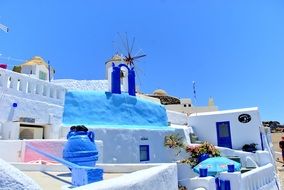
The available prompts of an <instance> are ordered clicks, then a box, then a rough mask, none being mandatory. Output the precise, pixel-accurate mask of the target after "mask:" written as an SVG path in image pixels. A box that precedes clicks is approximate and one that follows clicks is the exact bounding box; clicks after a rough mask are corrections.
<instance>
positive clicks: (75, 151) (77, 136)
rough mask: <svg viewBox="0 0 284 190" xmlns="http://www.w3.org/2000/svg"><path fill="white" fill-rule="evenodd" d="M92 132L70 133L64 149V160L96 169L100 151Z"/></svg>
mask: <svg viewBox="0 0 284 190" xmlns="http://www.w3.org/2000/svg"><path fill="white" fill-rule="evenodd" d="M94 136H95V135H94V133H93V132H92V131H87V132H85V131H70V132H69V133H68V135H67V138H68V141H67V143H66V144H65V146H64V149H63V158H64V159H65V160H67V161H69V162H72V163H74V164H77V165H79V166H90V167H94V166H95V165H96V161H97V160H98V151H97V147H96V144H95V143H94Z"/></svg>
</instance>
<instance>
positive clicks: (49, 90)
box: [0, 68, 66, 105]
mask: <svg viewBox="0 0 284 190" xmlns="http://www.w3.org/2000/svg"><path fill="white" fill-rule="evenodd" d="M1 89H2V90H3V92H5V93H7V94H13V95H16V96H21V97H24V98H29V99H33V100H39V101H45V102H50V103H54V104H60V105H63V103H64V98H65V92H66V89H65V88H64V87H62V86H59V85H55V84H53V83H49V82H47V81H43V80H39V79H36V78H32V77H30V76H27V75H24V74H20V73H16V72H13V71H9V70H5V69H1V68H0V90H1Z"/></svg>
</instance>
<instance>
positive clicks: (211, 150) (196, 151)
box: [185, 142, 220, 167]
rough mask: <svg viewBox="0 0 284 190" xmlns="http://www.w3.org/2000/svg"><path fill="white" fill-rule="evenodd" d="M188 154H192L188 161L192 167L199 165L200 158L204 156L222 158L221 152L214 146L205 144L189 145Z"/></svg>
mask: <svg viewBox="0 0 284 190" xmlns="http://www.w3.org/2000/svg"><path fill="white" fill-rule="evenodd" d="M185 150H186V152H188V153H190V155H191V156H190V157H189V158H188V159H187V162H188V163H189V164H190V165H191V166H192V167H194V166H196V165H197V164H199V158H200V156H201V155H203V154H208V156H209V157H217V156H220V151H219V150H218V149H216V148H215V146H214V145H212V144H210V143H208V142H204V143H203V144H201V145H188V146H187V147H186V149H185Z"/></svg>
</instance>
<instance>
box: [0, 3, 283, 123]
mask: <svg viewBox="0 0 284 190" xmlns="http://www.w3.org/2000/svg"><path fill="white" fill-rule="evenodd" d="M0 23H3V24H5V25H7V26H9V27H10V33H4V32H0V53H1V54H2V56H0V62H2V63H8V64H10V68H11V67H12V65H13V64H20V63H21V62H19V61H14V60H12V59H10V60H7V59H5V58H4V57H9V56H10V57H12V58H17V59H29V58H31V57H33V56H34V55H40V56H42V57H43V58H45V59H46V60H50V63H51V65H52V66H53V67H55V69H56V78H57V79H62V78H74V79H104V77H105V76H104V75H105V67H104V66H105V65H104V62H105V61H106V60H107V59H109V58H110V57H111V56H112V55H113V54H114V53H115V52H116V51H117V50H118V48H117V46H118V47H120V48H123V46H122V44H121V42H120V41H119V37H118V35H117V33H118V32H120V33H124V32H127V33H128V36H129V37H134V36H135V38H136V43H135V51H138V50H139V49H140V48H141V49H143V52H144V53H146V54H147V57H145V58H144V59H143V60H142V61H141V62H139V63H138V66H139V68H140V69H141V70H142V72H138V75H139V78H140V82H138V84H139V85H140V86H141V87H140V88H141V90H142V91H143V92H145V93H151V92H152V91H153V90H155V89H157V88H162V89H165V90H166V91H167V92H168V93H169V94H171V95H173V96H177V97H191V98H193V90H192V81H196V93H197V104H198V105H206V104H207V101H208V98H209V97H210V96H212V97H214V100H215V103H216V105H217V106H218V107H219V109H222V110H223V109H231V108H242V107H253V106H257V107H259V108H260V115H261V118H262V120H278V121H280V122H282V123H284V112H283V109H284V90H283V86H284V76H283V71H284V1H283V0H273V1H267V0H250V1H248V0H232V1H228V0H175V1H174V0H145V1H133V0H119V1H118V0H103V1H94V0H84V1H82V0H48V1H38V0H25V1H22V0H1V1H0ZM113 41H114V42H113ZM135 51H134V52H135Z"/></svg>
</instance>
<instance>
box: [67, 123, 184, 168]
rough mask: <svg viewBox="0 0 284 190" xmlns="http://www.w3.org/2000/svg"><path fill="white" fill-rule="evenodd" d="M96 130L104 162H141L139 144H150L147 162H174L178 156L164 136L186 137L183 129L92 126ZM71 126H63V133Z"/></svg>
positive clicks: (96, 137)
mask: <svg viewBox="0 0 284 190" xmlns="http://www.w3.org/2000/svg"><path fill="white" fill-rule="evenodd" d="M87 127H88V128H89V130H92V131H94V132H95V139H96V140H101V141H103V143H104V152H103V155H104V160H103V162H104V163H140V155H139V154H140V152H139V145H149V146H150V148H149V149H150V161H147V163H165V162H174V161H175V160H176V159H177V157H176V155H175V152H174V151H173V150H172V149H168V148H166V147H164V137H165V136H166V135H169V134H173V133H179V134H180V135H181V136H182V137H184V138H185V134H184V130H183V129H171V128H169V129H168V130H165V129H164V130H157V129H154V130H153V129H152V130H151V129H150V130H149V129H148V130H147V129H117V128H98V127H96V128H91V127H90V126H87ZM68 131H69V127H63V134H67V132H68Z"/></svg>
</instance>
